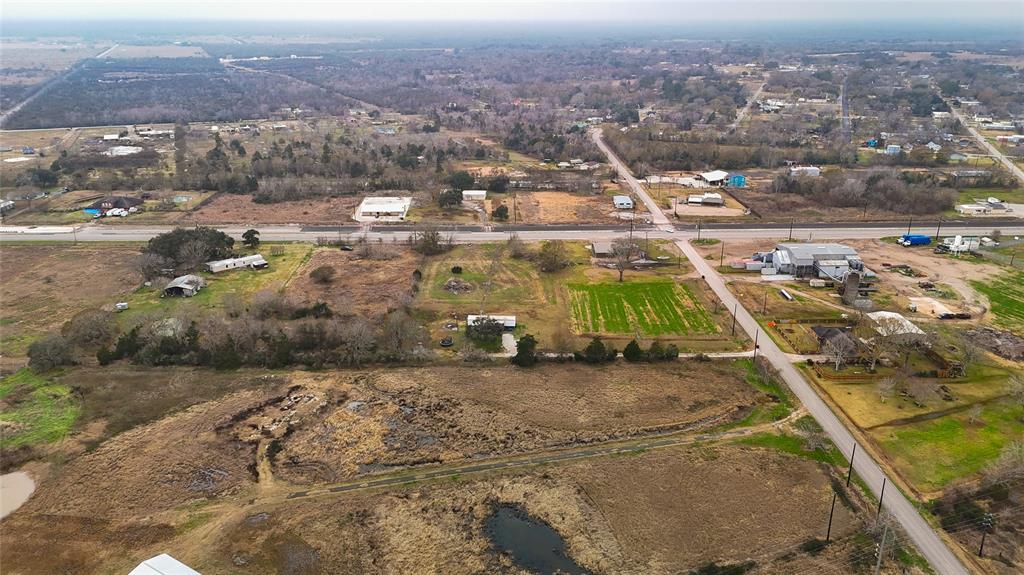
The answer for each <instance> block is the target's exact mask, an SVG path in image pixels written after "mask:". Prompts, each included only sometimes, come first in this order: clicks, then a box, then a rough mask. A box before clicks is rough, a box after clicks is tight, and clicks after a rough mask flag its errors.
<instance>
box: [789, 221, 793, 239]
mask: <svg viewBox="0 0 1024 575" xmlns="http://www.w3.org/2000/svg"><path fill="white" fill-rule="evenodd" d="M789 241H793V218H790V220H789Z"/></svg>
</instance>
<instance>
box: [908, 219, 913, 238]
mask: <svg viewBox="0 0 1024 575" xmlns="http://www.w3.org/2000/svg"><path fill="white" fill-rule="evenodd" d="M913 225H914V216H910V221H909V222H907V233H908V234H909V233H910V228H911V227H913Z"/></svg>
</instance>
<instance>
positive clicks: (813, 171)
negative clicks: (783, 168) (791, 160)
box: [789, 166, 821, 178]
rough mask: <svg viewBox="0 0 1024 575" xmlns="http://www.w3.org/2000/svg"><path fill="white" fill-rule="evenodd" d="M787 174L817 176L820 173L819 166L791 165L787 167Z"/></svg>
mask: <svg viewBox="0 0 1024 575" xmlns="http://www.w3.org/2000/svg"><path fill="white" fill-rule="evenodd" d="M789 175H790V176H810V177H812V178H817V177H818V176H820V175H821V168H819V167H817V166H793V167H791V168H790V169H789Z"/></svg>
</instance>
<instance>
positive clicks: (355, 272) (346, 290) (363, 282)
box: [287, 245, 422, 317]
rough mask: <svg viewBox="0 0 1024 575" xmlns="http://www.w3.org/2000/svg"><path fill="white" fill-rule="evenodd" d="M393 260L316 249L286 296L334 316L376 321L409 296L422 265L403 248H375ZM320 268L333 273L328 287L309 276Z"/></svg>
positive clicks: (410, 251)
mask: <svg viewBox="0 0 1024 575" xmlns="http://www.w3.org/2000/svg"><path fill="white" fill-rule="evenodd" d="M374 249H382V250H386V251H387V252H388V253H389V254H391V256H392V257H390V258H389V259H387V260H374V259H370V258H362V257H359V255H358V254H357V252H347V251H342V250H339V249H337V248H316V249H315V250H314V251H313V254H312V255H311V256H310V257H309V258H308V259H307V261H306V262H305V263H304V264H303V265H302V267H301V268H299V270H298V271H296V273H295V276H294V278H293V279H292V281H291V282H289V283H288V291H287V293H288V295H289V296H290V297H292V298H294V299H295V300H296V301H298V302H300V303H304V304H306V305H310V304H313V303H316V302H318V301H322V302H324V303H326V304H327V305H329V306H330V307H331V310H333V311H334V312H335V313H342V314H347V313H355V314H359V315H363V316H365V317H376V316H378V315H380V314H383V313H385V312H387V311H389V310H391V309H395V308H397V307H399V306H400V305H401V303H402V302H403V301H405V298H406V297H408V296H409V294H410V291H411V289H412V283H413V279H412V278H413V272H414V271H415V270H417V269H418V268H419V266H420V264H421V263H422V256H420V255H419V254H416V253H415V252H413V251H412V250H409V249H407V248H405V247H404V246H390V245H385V246H374ZM321 266H329V267H331V268H333V269H334V270H335V275H334V279H333V281H331V283H329V284H322V283H317V282H316V281H314V280H313V279H312V278H311V277H309V273H310V272H311V271H313V270H315V269H316V268H318V267H321Z"/></svg>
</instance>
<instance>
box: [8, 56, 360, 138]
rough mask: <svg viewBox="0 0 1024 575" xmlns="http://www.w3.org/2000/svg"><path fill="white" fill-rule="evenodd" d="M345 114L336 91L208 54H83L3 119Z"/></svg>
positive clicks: (50, 123)
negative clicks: (239, 67) (240, 67)
mask: <svg viewBox="0 0 1024 575" xmlns="http://www.w3.org/2000/svg"><path fill="white" fill-rule="evenodd" d="M288 106H301V107H302V108H304V109H311V110H319V111H322V112H325V113H332V114H342V113H345V111H346V110H347V107H348V106H347V105H346V103H345V102H343V101H342V100H341V99H340V98H338V96H336V95H334V94H332V93H330V92H328V91H325V90H322V89H320V88H316V87H311V86H309V85H305V84H302V83H300V82H289V81H288V80H286V79H282V78H280V77H276V76H268V75H265V74H254V73H249V72H243V71H233V70H227V69H225V68H224V67H223V66H222V65H221V64H220V63H219V62H218V61H217V60H215V59H212V58H136V59H118V60H96V59H93V60H86V61H84V62H83V63H82V64H81V65H80V66H78V67H76V68H75V69H74V70H72V71H71V72H69V73H68V76H67V77H66V78H65V79H64V81H63V82H62V83H61V84H60V85H59V86H57V87H55V88H54V89H52V90H48V91H47V92H46V93H44V94H42V95H41V96H40V97H38V98H36V99H35V100H33V101H31V102H30V103H28V104H27V105H26V106H24V107H23V108H22V109H20V110H18V111H17V112H16V113H15V114H13V115H12V116H11V117H10V118H9V119H8V121H7V122H6V124H5V127H7V128H12V129H22V128H47V127H63V126H94V125H114V124H136V123H150V122H152V123H168V122H175V121H180V120H184V121H197V120H219V121H237V120H239V119H248V118H267V117H273V115H274V114H277V113H279V111H280V110H281V108H282V107H288Z"/></svg>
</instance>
